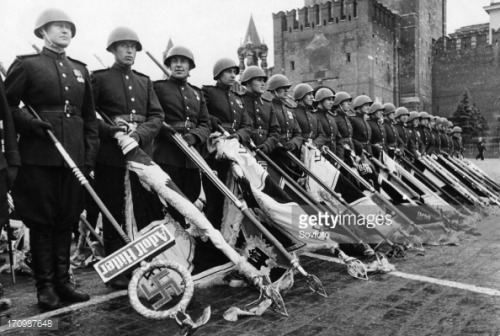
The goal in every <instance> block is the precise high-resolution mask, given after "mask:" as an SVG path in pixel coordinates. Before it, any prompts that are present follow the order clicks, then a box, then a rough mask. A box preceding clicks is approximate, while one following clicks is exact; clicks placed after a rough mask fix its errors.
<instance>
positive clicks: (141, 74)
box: [132, 69, 149, 78]
mask: <svg viewBox="0 0 500 336" xmlns="http://www.w3.org/2000/svg"><path fill="white" fill-rule="evenodd" d="M132 71H133V72H134V73H135V74H136V75H139V76H142V77H146V78H149V76H148V75H145V74H143V73H142V72H139V71H135V70H133V69H132Z"/></svg>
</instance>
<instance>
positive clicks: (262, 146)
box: [257, 144, 269, 154]
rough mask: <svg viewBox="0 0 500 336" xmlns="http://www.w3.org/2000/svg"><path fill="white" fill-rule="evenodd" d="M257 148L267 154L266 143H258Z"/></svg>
mask: <svg viewBox="0 0 500 336" xmlns="http://www.w3.org/2000/svg"><path fill="white" fill-rule="evenodd" d="M257 149H259V150H260V151H261V152H262V153H264V154H269V147H268V146H267V145H266V144H262V145H258V146H257Z"/></svg>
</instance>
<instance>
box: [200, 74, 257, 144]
mask: <svg viewBox="0 0 500 336" xmlns="http://www.w3.org/2000/svg"><path fill="white" fill-rule="evenodd" d="M202 91H203V95H204V97H205V101H206V102H207V109H208V114H209V115H210V116H213V117H216V118H218V119H219V120H220V121H221V122H222V127H224V129H225V130H226V131H228V132H229V133H230V134H233V133H236V134H237V135H238V137H239V140H240V141H241V142H242V143H247V142H248V141H249V140H250V137H251V134H252V122H251V120H250V118H249V117H248V115H247V113H246V112H245V107H244V106H243V100H242V98H241V95H239V94H238V93H235V92H233V91H231V90H230V87H228V86H226V85H223V84H221V83H219V82H217V83H216V84H215V86H210V85H204V86H203V87H202ZM212 131H215V130H212Z"/></svg>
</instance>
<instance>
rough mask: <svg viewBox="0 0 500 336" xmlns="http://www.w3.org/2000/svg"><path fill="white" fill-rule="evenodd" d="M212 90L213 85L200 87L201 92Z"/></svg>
mask: <svg viewBox="0 0 500 336" xmlns="http://www.w3.org/2000/svg"><path fill="white" fill-rule="evenodd" d="M213 88H215V85H202V86H201V89H202V90H211V89H213Z"/></svg>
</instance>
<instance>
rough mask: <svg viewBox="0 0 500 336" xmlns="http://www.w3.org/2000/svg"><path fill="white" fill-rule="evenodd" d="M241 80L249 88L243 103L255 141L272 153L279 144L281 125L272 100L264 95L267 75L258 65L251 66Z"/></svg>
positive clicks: (263, 149) (259, 146)
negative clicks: (250, 122) (251, 124)
mask: <svg viewBox="0 0 500 336" xmlns="http://www.w3.org/2000/svg"><path fill="white" fill-rule="evenodd" d="M240 81H241V84H243V85H245V87H246V90H247V91H246V92H245V94H244V95H243V105H245V110H246V112H247V114H248V116H249V118H250V120H251V121H252V123H253V129H252V140H253V143H254V144H255V146H257V148H259V149H260V150H261V151H262V152H264V154H270V153H271V152H273V151H274V149H275V148H276V146H277V145H278V142H279V133H280V125H279V124H278V120H277V119H276V115H275V113H274V111H273V106H272V104H271V102H270V101H269V100H266V99H264V98H263V97H262V94H263V93H264V92H265V90H266V81H267V76H266V74H265V73H264V70H262V69H261V68H259V67H258V66H249V67H248V68H246V69H245V71H243V73H242V74H241V78H240Z"/></svg>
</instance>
